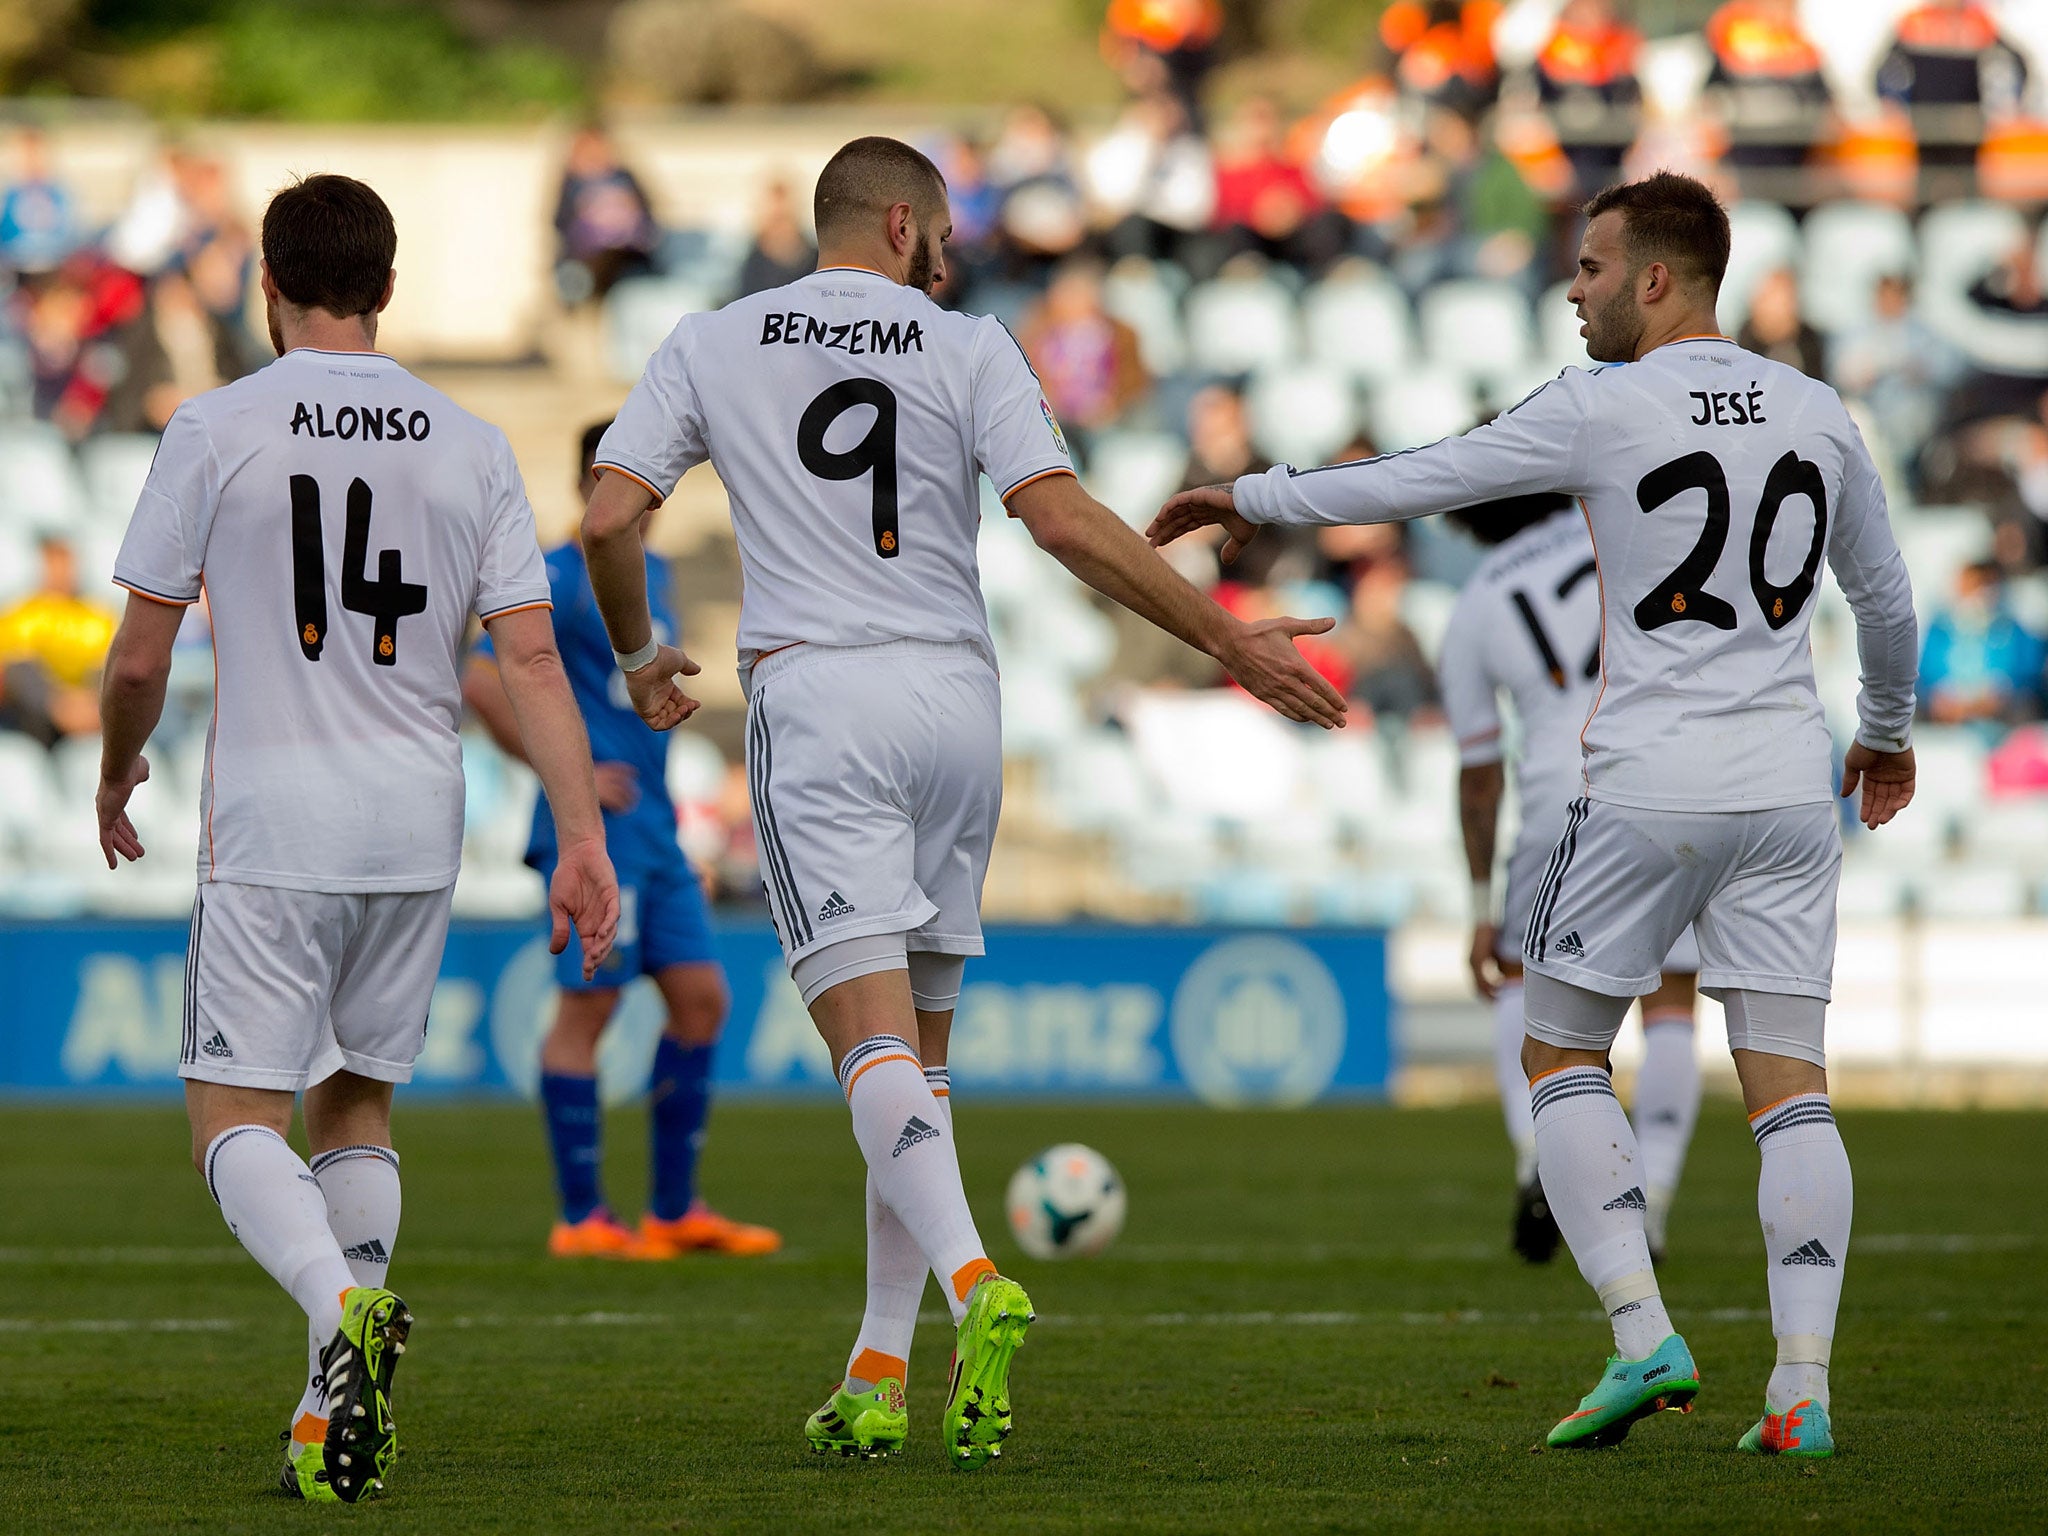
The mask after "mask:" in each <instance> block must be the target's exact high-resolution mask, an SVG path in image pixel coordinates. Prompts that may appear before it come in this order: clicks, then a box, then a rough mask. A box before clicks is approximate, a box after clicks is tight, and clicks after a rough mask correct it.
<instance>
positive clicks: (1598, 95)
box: [1533, 0, 1643, 196]
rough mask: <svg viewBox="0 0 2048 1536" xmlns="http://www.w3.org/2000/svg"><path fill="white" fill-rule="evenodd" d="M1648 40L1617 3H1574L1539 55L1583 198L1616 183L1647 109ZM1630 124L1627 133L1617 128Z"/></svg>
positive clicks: (1542, 91) (1545, 93) (1542, 84)
mask: <svg viewBox="0 0 2048 1536" xmlns="http://www.w3.org/2000/svg"><path fill="white" fill-rule="evenodd" d="M1642 48H1643V35H1642V33H1640V32H1638V31H1637V30H1636V29H1635V28H1634V27H1633V26H1631V25H1630V24H1629V22H1628V20H1627V19H1626V18H1625V17H1624V16H1623V15H1622V14H1621V13H1620V11H1619V9H1618V8H1617V6H1616V4H1615V0H1566V3H1565V7H1564V9H1563V10H1562V11H1560V12H1559V13H1558V17H1557V25H1556V26H1555V27H1554V28H1552V30H1551V33H1550V36H1549V38H1548V39H1547V40H1546V41H1545V42H1544V44H1543V51H1542V52H1541V53H1539V54H1538V55H1537V56H1536V62H1535V65H1534V71H1533V72H1534V74H1535V78H1536V89H1537V94H1538V96H1539V98H1540V99H1541V101H1542V102H1543V104H1544V106H1545V107H1547V108H1548V109H1549V110H1550V113H1551V115H1552V117H1553V118H1554V120H1555V121H1556V123H1557V126H1558V132H1559V136H1560V138H1561V139H1562V140H1563V141H1564V146H1565V153H1566V155H1567V156H1568V157H1569V159H1570V161H1571V166H1572V179H1573V182H1574V184H1575V185H1576V186H1577V188H1578V191H1579V193H1580V195H1581V196H1590V195H1591V194H1592V193H1594V192H1596V191H1598V190H1599V189H1600V188H1601V187H1603V186H1605V185H1607V183H1608V182H1610V181H1612V180H1614V178H1615V176H1616V174H1617V173H1618V172H1619V171H1620V169H1621V155H1622V151H1623V150H1624V149H1625V148H1626V147H1627V141H1628V139H1630V138H1633V137H1634V133H1633V128H1634V122H1635V119H1636V118H1637V117H1639V115H1640V111H1639V109H1640V108H1641V106H1642V99H1643V88H1642V83H1641V82H1640V81H1639V80H1637V78H1636V60H1637V58H1638V57H1639V56H1640V54H1641V53H1642ZM1622 125H1626V126H1627V128H1628V129H1629V131H1628V132H1626V133H1624V134H1616V133H1615V132H1614V129H1615V128H1616V127H1617V126H1622Z"/></svg>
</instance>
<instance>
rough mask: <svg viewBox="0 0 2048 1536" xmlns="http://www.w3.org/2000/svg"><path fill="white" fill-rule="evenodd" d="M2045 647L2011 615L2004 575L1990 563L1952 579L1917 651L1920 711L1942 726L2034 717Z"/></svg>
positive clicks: (1967, 568) (1966, 569)
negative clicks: (1950, 590) (1949, 594)
mask: <svg viewBox="0 0 2048 1536" xmlns="http://www.w3.org/2000/svg"><path fill="white" fill-rule="evenodd" d="M2044 663H2048V646H2044V645H2043V644H2042V642H2041V639H2040V637H2039V636H2038V635H2035V634H2033V633H2031V632H2030V631H2028V630H2027V629H2026V628H2025V627H2024V626H2023V625H2022V624H2021V623H2020V621H2019V620H2018V619H2017V618H2015V617H2014V616H2013V613H2012V609H2011V607H2010V605H2009V603H2008V600H2007V596H2006V589H2005V577H2004V574H2003V573H2002V572H2001V571H2000V570H1999V568H1998V566H1997V565H1996V564H1995V563H1994V562H1992V561H1989V560H1985V561H1979V562H1977V563H1975V564H1972V565H1966V566H1964V567H1963V569H1962V570H1961V571H1959V572H1958V573H1957V574H1956V586H1955V595H1954V596H1953V597H1952V598H1951V599H1950V600H1949V602H1948V603H1946V604H1945V605H1944V606H1943V607H1941V608H1940V609H1939V610H1937V611H1936V613H1935V615H1934V617H1933V619H1932V620H1931V621H1930V622H1929V623H1928V626H1927V637H1926V639H1925V641H1924V642H1923V644H1922V647H1921V653H1920V708H1921V712H1922V713H1923V714H1924V715H1925V716H1926V717H1927V718H1928V719H1930V720H1934V721H1938V722H1940V723H1941V724H1944V725H1962V724H1972V723H1984V724H1994V723H1997V724H2013V723H2016V722H2018V721H2021V720H2029V719H2033V718H2035V717H2036V716H2037V715H2038V714H2039V713H2040V703H2041V672H2042V667H2043V665H2044Z"/></svg>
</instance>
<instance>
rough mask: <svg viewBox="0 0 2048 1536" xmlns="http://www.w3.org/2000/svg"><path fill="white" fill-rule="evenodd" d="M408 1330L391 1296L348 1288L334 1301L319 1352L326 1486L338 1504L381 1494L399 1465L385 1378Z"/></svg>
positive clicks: (406, 1315) (402, 1309)
mask: <svg viewBox="0 0 2048 1536" xmlns="http://www.w3.org/2000/svg"><path fill="white" fill-rule="evenodd" d="M411 1331H412V1312H411V1311H410V1310H409V1309H408V1308H407V1307H406V1304H405V1303H404V1302H403V1301H400V1300H399V1299H398V1297H397V1296H395V1295H394V1294H393V1293H391V1292H390V1291H386V1290H380V1289H378V1288H377V1287H375V1286H369V1285H358V1286H352V1287H351V1288H350V1289H349V1290H348V1291H347V1292H346V1293H345V1294H344V1295H343V1297H342V1300H341V1327H340V1328H338V1329H337V1330H335V1334H334V1340H333V1342H332V1343H330V1344H329V1345H328V1346H327V1347H326V1348H325V1349H323V1350H321V1351H320V1369H321V1371H322V1372H323V1373H325V1375H326V1377H327V1444H326V1447H325V1457H324V1460H325V1462H326V1466H327V1483H328V1486H329V1487H331V1488H332V1489H333V1490H334V1492H335V1494H336V1496H337V1497H339V1498H340V1499H341V1501H342V1502H343V1503H344V1504H353V1503H355V1502H356V1501H357V1500H359V1499H363V1498H367V1497H368V1496H369V1495H370V1494H373V1493H381V1492H383V1490H384V1479H385V1477H386V1476H388V1475H389V1473H390V1471H391V1464H392V1463H393V1462H395V1461H397V1460H398V1425H397V1423H396V1422H395V1421H394V1420H393V1418H392V1416H391V1378H392V1376H393V1374H395V1373H396V1371H397V1370H398V1357H399V1356H400V1355H402V1354H404V1353H405V1340H406V1335H407V1334H409V1333H410V1332H411Z"/></svg>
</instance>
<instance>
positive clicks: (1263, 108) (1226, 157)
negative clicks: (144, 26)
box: [1214, 96, 1350, 273]
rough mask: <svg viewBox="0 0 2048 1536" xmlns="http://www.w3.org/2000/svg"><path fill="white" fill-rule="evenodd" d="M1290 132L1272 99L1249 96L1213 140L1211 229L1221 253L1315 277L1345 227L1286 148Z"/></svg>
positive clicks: (1336, 250)
mask: <svg viewBox="0 0 2048 1536" xmlns="http://www.w3.org/2000/svg"><path fill="white" fill-rule="evenodd" d="M1286 139H1287V128H1286V124H1285V123H1284V122H1283V121H1282V119H1281V116H1280V109H1279V107H1278V106H1276V105H1275V104H1274V102H1273V100H1272V98H1271V97H1269V96H1254V97H1251V98H1250V99H1249V100H1247V101H1246V102H1244V103H1243V105H1241V106H1240V107H1239V108H1238V109H1237V111H1236V112H1234V113H1233V114H1232V115H1231V118H1230V121H1229V122H1228V123H1226V124H1225V125H1224V127H1223V129H1222V131H1221V132H1219V133H1218V134H1217V136H1216V211H1215V215H1214V224H1215V228H1216V229H1218V230H1219V231H1221V232H1222V233H1223V235H1224V237H1225V242H1226V243H1225V247H1224V250H1223V252H1222V253H1221V254H1223V255H1226V256H1229V255H1235V254H1237V253H1239V252H1242V251H1257V252H1259V253H1260V254H1261V255H1264V256H1266V257H1269V258H1270V259H1272V260H1275V261H1285V262H1290V263H1292V264H1293V265H1295V266H1298V267H1301V268H1303V269H1305V270H1307V271H1309V272H1311V273H1319V272H1321V271H1322V270H1323V269H1324V268H1326V267H1328V266H1329V265H1330V263H1331V262H1333V261H1335V260H1336V259H1337V258H1338V257H1340V256H1342V255H1343V254H1344V252H1345V248H1346V247H1347V245H1348V244H1349V241H1350V226H1349V224H1348V222H1347V221H1346V220H1345V218H1344V216H1343V215H1342V214H1341V213H1339V212H1337V210H1336V209H1334V208H1332V207H1331V206H1330V204H1329V200H1328V199H1327V198H1326V197H1324V195H1323V193H1322V191H1321V189H1320V188H1318V187H1317V186H1316V184H1315V183H1314V182H1313V181H1311V180H1310V179H1309V174H1308V171H1307V170H1306V169H1305V168H1304V167H1303V166H1302V164H1301V162H1300V161H1299V160H1297V159H1295V158H1294V156H1293V155H1292V154H1290V153H1289V152H1288V150H1287V147H1286Z"/></svg>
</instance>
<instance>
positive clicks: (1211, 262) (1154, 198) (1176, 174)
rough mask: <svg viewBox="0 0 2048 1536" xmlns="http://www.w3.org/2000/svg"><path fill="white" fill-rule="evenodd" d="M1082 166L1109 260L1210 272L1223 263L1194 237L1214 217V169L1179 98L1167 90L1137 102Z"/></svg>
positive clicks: (1203, 142)
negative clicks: (1166, 262) (1135, 259)
mask: <svg viewBox="0 0 2048 1536" xmlns="http://www.w3.org/2000/svg"><path fill="white" fill-rule="evenodd" d="M1082 168H1083V175H1084V177H1085V180H1086V183H1087V191H1088V200H1089V203H1090V205H1091V207H1092V209H1093V213H1094V218H1095V221H1096V223H1097V225H1098V227H1100V228H1101V229H1102V230H1103V244H1104V247H1105V248H1106V249H1107V250H1108V252H1109V253H1110V255H1111V256H1112V257H1117V256H1151V257H1155V258H1157V257H1171V258H1173V259H1176V260H1179V261H1181V262H1183V263H1184V264H1187V265H1192V266H1194V267H1196V268H1197V269H1199V270H1203V271H1205V272H1206V271H1213V270H1214V269H1215V267H1216V266H1217V265H1218V262H1217V261H1216V260H1215V258H1214V257H1213V256H1211V255H1208V254H1206V253H1203V252H1201V251H1200V249H1199V245H1200V242H1199V241H1198V240H1197V239H1196V238H1195V236H1196V235H1197V233H1198V232H1201V231H1206V230H1207V228H1208V226H1209V221H1210V217H1211V215H1212V214H1213V213H1214V212H1215V208H1216V173H1215V167H1214V165H1213V164H1212V163H1211V161H1210V158H1209V145H1208V143H1207V141H1205V140H1204V139H1203V138H1202V137H1201V135H1199V134H1198V133H1196V132H1195V131H1194V125H1193V123H1192V122H1191V121H1190V120H1189V118H1188V115H1187V112H1186V110H1185V109H1184V108H1183V107H1182V106H1181V104H1180V102H1179V101H1177V100H1176V99H1175V98H1174V97H1172V96H1170V95H1167V94H1166V93H1165V92H1163V91H1162V92H1158V93H1155V94H1154V95H1151V96H1144V97H1140V98H1139V99H1138V100H1136V101H1134V102H1132V103H1131V104H1130V105H1129V106H1128V107H1126V108H1125V109H1124V112H1123V115H1122V116H1121V117H1120V118H1118V119H1117V123H1116V126H1115V127H1114V128H1112V129H1111V130H1110V131H1109V132H1108V133H1107V134H1105V135H1104V136H1103V137H1102V138H1100V139H1098V140H1097V141H1096V142H1095V144H1094V146H1093V147H1092V148H1091V149H1090V150H1089V151H1088V155H1087V158H1086V160H1085V161H1084V162H1083V167H1082Z"/></svg>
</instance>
